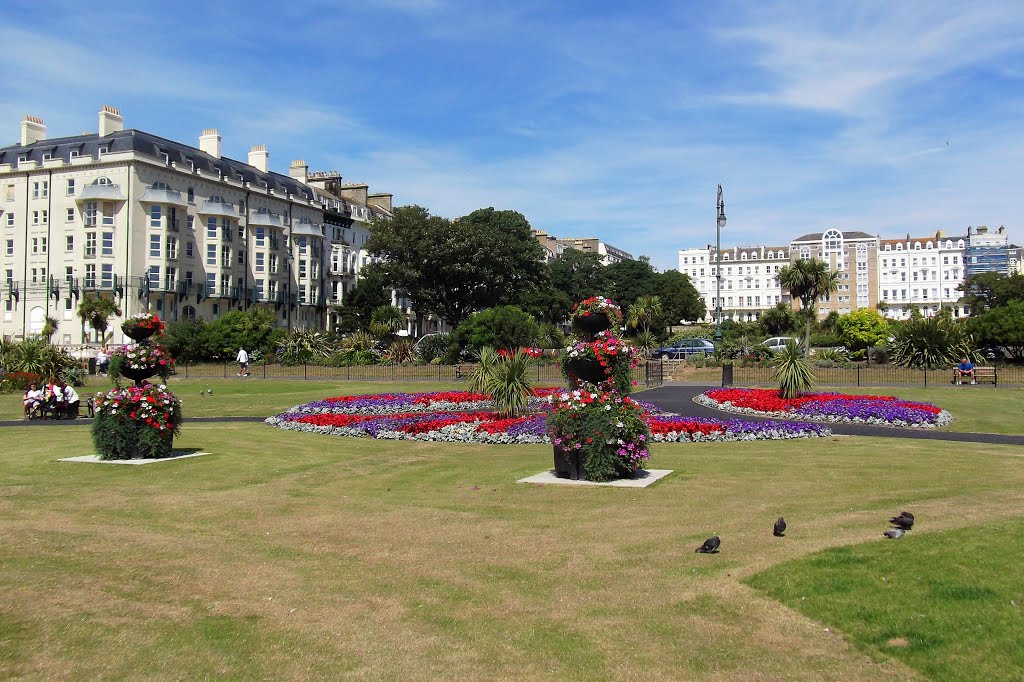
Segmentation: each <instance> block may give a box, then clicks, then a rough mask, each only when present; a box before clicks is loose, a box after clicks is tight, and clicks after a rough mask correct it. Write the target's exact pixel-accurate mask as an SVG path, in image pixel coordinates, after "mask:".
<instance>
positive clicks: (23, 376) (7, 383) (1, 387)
mask: <svg viewBox="0 0 1024 682" xmlns="http://www.w3.org/2000/svg"><path fill="white" fill-rule="evenodd" d="M42 382H43V377H42V375H40V374H36V373H35V372H8V373H7V374H5V375H4V378H3V380H2V381H0V393H9V392H11V391H26V390H28V385H29V384H35V385H36V386H41V385H42Z"/></svg>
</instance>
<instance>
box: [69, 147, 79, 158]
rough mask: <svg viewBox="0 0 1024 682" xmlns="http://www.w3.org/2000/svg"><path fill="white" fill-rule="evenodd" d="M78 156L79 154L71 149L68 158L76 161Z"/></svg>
mask: <svg viewBox="0 0 1024 682" xmlns="http://www.w3.org/2000/svg"><path fill="white" fill-rule="evenodd" d="M78 154H79V152H78V150H77V149H72V150H71V153H70V154H68V158H71V159H77V158H78Z"/></svg>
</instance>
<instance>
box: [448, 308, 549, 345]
mask: <svg viewBox="0 0 1024 682" xmlns="http://www.w3.org/2000/svg"><path fill="white" fill-rule="evenodd" d="M539 333H540V327H539V326H538V324H537V322H536V321H535V320H534V319H533V316H532V315H529V314H527V313H525V312H523V311H522V310H521V309H519V308H517V307H516V306H512V305H505V306H497V307H495V308H488V309H487V310H481V311H480V312H478V313H473V314H472V315H470V316H469V319H467V320H466V321H465V322H463V323H462V324H460V325H459V326H458V328H457V329H456V330H455V331H454V332H453V334H452V337H453V338H452V340H453V341H454V342H455V343H456V344H458V347H459V349H463V350H469V351H474V352H475V351H479V350H480V349H481V348H483V347H484V346H490V347H491V348H524V347H526V346H533V345H535V342H536V340H537V337H538V335H539Z"/></svg>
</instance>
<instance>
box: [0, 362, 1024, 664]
mask: <svg viewBox="0 0 1024 682" xmlns="http://www.w3.org/2000/svg"><path fill="white" fill-rule="evenodd" d="M264 384H265V385H264ZM309 384H313V382H309ZM233 386H234V387H237V388H232V387H233ZM433 386H434V385H433V384H431V387H433ZM275 387H276V388H275ZM198 388H199V384H194V385H186V386H185V387H184V388H183V389H179V391H180V392H181V393H183V394H184V395H186V397H188V396H187V394H188V392H190V391H191V390H195V392H196V393H197V394H198ZM394 388H398V387H397V386H392V385H391V384H387V385H383V386H382V385H379V384H378V385H377V387H376V388H370V387H365V386H356V385H352V384H327V383H322V384H321V383H316V384H313V385H312V386H310V385H307V384H306V383H304V382H283V381H282V382H270V381H267V382H262V383H260V382H249V381H248V380H244V381H236V382H231V381H230V380H229V381H228V382H226V383H225V384H223V385H222V384H217V385H216V386H215V388H214V391H215V399H216V398H219V397H223V398H224V400H225V402H224V404H225V405H232V406H234V408H233V409H238V410H241V409H244V408H247V406H249V403H251V402H255V401H263V405H264V406H271V405H273V406H275V407H274V409H272V410H267V412H266V413H269V412H271V411H274V410H276V409H279V408H280V407H287V406H288V405H290V404H294V403H297V402H302V401H304V400H311V399H314V398H317V397H323V396H324V395H329V394H331V393H334V392H340V391H341V390H343V389H350V390H351V392H366V391H367V390H373V391H383V390H388V389H394ZM399 390H404V389H399ZM235 391H237V392H235ZM5 398H6V397H5ZM198 401H200V399H199V397H198V395H196V397H195V398H194V399H193V398H188V402H187V403H186V409H187V410H188V409H193V408H192V407H191V406H193V405H196V404H199V405H202V404H203V403H201V402H198ZM195 409H198V408H195ZM210 409H213V408H210ZM253 409H254V410H255V408H253ZM262 413H263V412H261V414H262ZM175 444H176V446H178V447H181V448H197V449H202V450H205V451H208V452H211V453H212V454H211V455H210V456H207V457H200V458H194V459H188V460H182V461H177V462H167V463H162V464H157V465H150V466H145V467H132V466H112V465H103V466H100V465H85V464H69V463H59V462H56V461H55V460H56V459H57V458H58V457H62V456H69V455H79V454H87V453H89V452H91V451H92V448H91V444H90V442H89V436H88V430H87V429H79V428H49V429H38V428H35V427H29V428H5V429H3V430H2V431H0V449H2V451H3V453H4V456H3V457H2V458H0V528H3V529H4V533H3V542H2V543H0V678H12V677H28V678H53V677H65V678H72V679H77V678H89V677H93V678H95V677H101V678H120V677H153V678H158V679H162V678H171V677H173V678H181V679H196V678H217V679H253V678H263V679H267V678H272V679H287V678H309V677H315V678H347V677H361V678H375V679H436V678H439V677H440V678H450V679H453V678H458V679H469V680H473V679H494V678H510V677H511V678H521V679H552V680H554V679H558V680H563V679H586V680H603V679H623V678H625V679H630V678H640V677H643V678H644V679H695V678H698V677H701V678H704V677H712V678H719V679H806V680H820V679H844V680H862V679H865V680H876V679H877V680H882V679H893V678H898V679H913V678H914V677H915V676H917V675H918V673H916V672H915V670H914V667H916V666H915V664H914V663H913V662H911V661H908V662H907V663H906V664H905V663H903V662H902V660H903V659H902V656H901V655H900V656H898V655H896V654H892V655H888V651H887V650H886V651H883V652H881V653H877V652H874V651H872V652H871V654H867V653H864V651H861V650H860V649H858V648H857V646H859V641H858V640H857V639H856V634H855V629H851V631H850V633H849V637H850V638H851V639H850V640H849V641H847V640H846V639H844V638H843V636H841V635H840V634H836V633H826V634H824V635H823V628H824V627H831V626H827V625H823V624H822V623H821V622H818V621H816V620H814V619H813V618H812V617H809V616H807V615H804V614H801V613H799V612H797V611H795V610H793V609H790V608H788V607H786V606H784V605H783V604H781V603H780V602H777V601H775V600H773V599H771V598H769V597H767V596H765V595H763V594H761V593H759V592H758V591H756V590H754V589H752V588H751V587H749V586H748V585H746V584H745V583H744V580H745V579H747V578H750V577H751V576H754V575H756V574H758V573H761V572H763V571H765V570H769V569H772V567H774V566H777V565H779V564H781V563H782V562H786V561H789V560H791V559H799V558H801V557H809V556H817V555H818V553H820V552H821V551H823V550H828V549H831V548H844V547H849V546H854V547H857V546H859V545H861V544H862V543H866V542H867V543H875V545H873V546H874V547H877V551H881V552H890V553H892V552H907V553H908V557H907V559H906V560H907V561H914V560H917V561H927V562H929V563H930V564H934V566H935V569H936V571H939V569H940V568H941V566H942V563H941V562H946V565H948V566H956V565H959V563H960V562H962V563H964V564H965V565H972V564H970V563H969V562H971V561H973V560H974V559H975V558H976V556H977V552H976V550H975V548H973V547H969V546H967V547H965V548H964V549H963V550H961V544H962V543H959V542H955V541H954V542H950V541H946V540H942V541H937V546H941V547H944V548H945V551H943V552H938V553H935V552H932V550H931V549H929V540H930V539H931V538H932V537H941V536H942V535H943V534H944V533H945V532H947V531H953V530H956V529H963V528H970V527H972V526H975V525H978V524H983V523H984V524H986V525H988V526H993V525H995V526H1001V527H1003V528H1010V527H1011V524H1015V525H1014V526H1013V527H1015V528H1018V529H1019V525H1020V519H1019V514H1020V512H1019V510H1020V509H1021V503H1022V502H1024V456H1022V448H1016V447H1008V446H988V445H972V446H971V447H970V448H969V449H967V448H963V447H959V446H958V447H955V448H952V447H951V448H943V447H936V445H935V443H932V442H920V441H905V440H902V439H892V440H877V439H855V438H835V439H831V438H830V439H821V440H815V441H798V442H782V443H771V444H763V443H735V444H704V445H686V444H682V445H680V444H674V445H657V446H655V447H654V456H653V459H652V462H651V466H652V467H653V468H669V469H674V470H675V473H674V474H673V475H672V476H670V477H669V478H667V479H665V480H663V481H661V482H659V483H657V484H656V485H654V486H652V487H651V488H648V489H645V490H628V489H608V488H600V489H581V488H573V487H564V486H554V485H549V486H535V485H523V484H517V483H515V480H516V479H518V478H521V477H524V476H527V475H531V474H534V473H537V472H539V471H542V470H545V469H547V468H549V467H550V466H551V451H550V448H548V447H544V446H520V447H513V446H508V447H502V446H479V445H468V444H441V443H438V444H435V443H395V442H377V441H371V440H366V439H343V438H332V437H326V436H318V435H315V434H303V433H294V432H286V431H281V430H277V429H273V428H270V427H267V426H264V425H262V424H252V423H222V424H201V423H191V424H188V423H187V424H186V425H185V427H184V429H183V431H182V433H181V436H180V437H179V438H177V439H176V441H175ZM894 460H895V461H899V462H900V463H901V464H900V466H899V468H898V469H894V467H893V466H892V462H893V461H894ZM900 509H911V510H913V511H914V512H915V513H916V514H917V515H918V517H919V519H920V522H919V526H920V527H919V529H917V530H915V531H913V533H912V536H911V537H910V538H908V539H907V540H903V541H900V543H892V542H887V541H885V540H883V539H882V537H881V535H880V533H881V530H882V529H884V528H885V524H884V520H885V519H886V518H887V517H888V516H889V515H891V514H893V513H895V512H897V511H898V510H900ZM779 514H785V516H786V518H787V520H788V521H789V523H790V531H789V533H787V537H786V538H782V539H778V538H773V537H772V535H771V530H770V529H771V524H772V522H773V521H774V519H775V517H776V516H777V515H779ZM1015 532H1016V531H1015ZM712 533H718V534H720V535H721V536H722V538H723V545H722V552H721V553H720V554H717V555H713V556H706V555H700V554H695V553H694V552H693V549H694V547H696V546H697V545H698V544H700V542H701V541H702V540H703V539H704V538H706V537H707V536H709V535H711V534H712ZM1014 537H1017V536H1014ZM1007 542H1008V541H1007V540H1006V538H1005V536H1004V537H1003V538H1002V539H999V540H996V541H995V542H994V543H993V549H994V550H998V551H1005V552H1006V554H1007V557H1008V559H1007V561H1006V563H1005V565H1003V567H1002V570H1003V572H1004V574H1005V575H1004V578H1005V581H1006V582H1007V584H1012V583H1011V581H1016V583H1017V584H1021V583H1024V575H1022V574H1021V568H1020V562H1019V561H1017V562H1016V564H1014V562H1012V561H1010V559H1011V558H1012V557H1014V556H1016V557H1019V556H1020V552H1019V549H1020V545H1019V539H1017V540H1013V543H1015V544H1007ZM917 548H921V549H920V551H921V552H922V553H921V555H920V557H919V558H918V559H915V558H914V557H913V556H911V555H913V554H914V553H915V551H917ZM856 551H858V552H859V551H861V550H860V549H857V550H856ZM812 561H813V560H812ZM915 575H917V574H915ZM951 584H955V583H953V582H951ZM810 585H811V586H812V587H811V588H810V589H817V588H816V587H813V583H810ZM983 586H984V587H986V588H987V589H990V590H993V591H994V592H996V593H997V594H1002V592H1001V590H1002V587H1000V586H999V584H997V583H989V582H985V583H983ZM955 593H956V590H955V589H954V590H952V591H951V592H950V594H955ZM965 594H966V593H965ZM967 596H968V597H970V596H971V595H970V594H968V595H967ZM916 599H917V600H916V601H915V603H914V607H915V608H917V609H918V610H917V611H916V613H929V609H930V608H931V606H930V601H929V599H930V597H929V599H925V597H924V596H922V595H919V596H918V597H917V598H916ZM948 599H949V600H952V599H953V597H948ZM986 599H988V596H987V593H986V594H985V595H982V601H984V600H986ZM961 601H962V603H963V609H964V610H965V613H964V614H963V617H964V618H965V619H966V618H968V617H969V615H970V614H969V613H967V611H968V610H969V609H971V608H972V607H974V606H976V605H977V604H978V603H979V600H973V601H972V600H970V599H962V600H961ZM1018 603H1020V602H1018ZM948 610H949V611H950V612H954V611H955V610H956V607H955V604H954V605H951V606H949V607H948ZM837 627H838V626H837ZM842 634H843V635H846V634H847V633H846V631H845V630H843V632H842ZM989 634H990V633H989V631H987V630H982V631H977V630H971V629H970V628H964V629H963V630H962V632H961V636H962V637H963V638H964V639H965V640H966V641H965V642H963V643H955V644H956V646H969V645H970V644H971V642H972V641H975V640H978V641H980V639H981V638H984V637H987V636H989ZM953 644H954V643H951V642H950V641H943V642H937V643H935V644H934V651H935V652H936V655H935V658H936V659H937V660H939V661H940V662H939V663H938V664H937V665H939V666H940V668H942V670H940V672H938V673H934V674H935V675H936V676H941V675H942V674H943V671H948V670H952V671H953V672H955V671H956V670H958V668H952V667H951V666H953V665H955V664H954V663H942V661H944V660H946V661H948V660H950V659H951V658H952V654H951V653H949V652H950V651H952V650H951V649H950V647H951V646H953ZM978 646H982V645H981V644H978ZM1009 649H1012V647H1004V648H1003V650H1002V651H1001V652H1000V651H995V652H994V653H992V654H991V655H992V656H993V657H994V659H995V661H996V663H997V664H998V663H1001V664H1002V665H1003V669H1005V670H1009V669H1011V668H1010V666H1011V665H1012V664H1014V663H1015V661H1016V660H1017V659H1016V658H1015V656H1017V654H1015V653H1012V652H1011V651H1010V650H1009ZM950 674H953V673H950ZM990 677H993V678H996V679H998V677H997V676H996V675H991V676H990Z"/></svg>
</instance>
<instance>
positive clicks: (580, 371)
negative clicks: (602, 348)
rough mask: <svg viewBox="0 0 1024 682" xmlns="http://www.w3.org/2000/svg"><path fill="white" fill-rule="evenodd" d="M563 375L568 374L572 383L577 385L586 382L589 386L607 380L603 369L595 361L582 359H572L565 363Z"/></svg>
mask: <svg viewBox="0 0 1024 682" xmlns="http://www.w3.org/2000/svg"><path fill="white" fill-rule="evenodd" d="M565 373H566V374H568V375H569V376H570V377H571V378H572V379H573V381H575V382H576V383H579V382H581V381H586V382H588V383H591V384H599V383H601V382H602V381H607V380H608V375H607V374H605V371H604V367H602V366H601V363H600V362H598V361H597V360H589V359H584V358H573V359H571V360H567V361H566V363H565Z"/></svg>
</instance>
